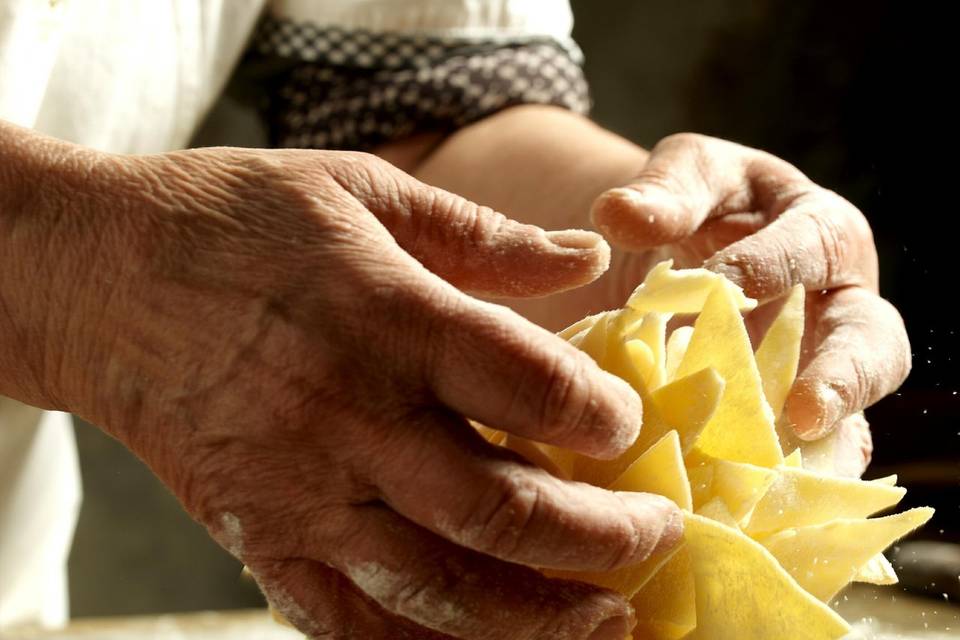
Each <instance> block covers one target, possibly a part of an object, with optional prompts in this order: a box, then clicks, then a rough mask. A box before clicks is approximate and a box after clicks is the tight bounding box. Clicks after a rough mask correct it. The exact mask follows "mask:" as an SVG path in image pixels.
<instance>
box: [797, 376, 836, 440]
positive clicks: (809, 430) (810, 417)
mask: <svg viewBox="0 0 960 640" xmlns="http://www.w3.org/2000/svg"><path fill="white" fill-rule="evenodd" d="M843 410H844V402H843V398H842V397H841V396H840V394H839V393H838V392H837V390H836V389H834V388H833V387H831V386H830V385H827V384H823V383H816V384H815V385H814V386H813V387H811V388H809V389H808V390H807V391H806V392H805V393H802V394H800V395H797V396H794V397H791V398H790V402H789V406H788V407H787V411H788V415H789V416H790V421H791V422H792V423H793V430H794V433H796V434H797V437H798V438H800V439H801V440H807V441H809V440H818V439H820V438H822V437H824V436H825V435H827V434H828V433H830V432H831V431H832V430H833V428H834V426H836V424H837V423H838V422H839V421H840V419H841V418H842V417H843Z"/></svg>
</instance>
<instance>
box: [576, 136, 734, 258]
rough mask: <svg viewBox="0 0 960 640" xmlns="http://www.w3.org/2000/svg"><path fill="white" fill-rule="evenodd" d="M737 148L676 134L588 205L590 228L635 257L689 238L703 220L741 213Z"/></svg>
mask: <svg viewBox="0 0 960 640" xmlns="http://www.w3.org/2000/svg"><path fill="white" fill-rule="evenodd" d="M741 150H742V147H739V145H735V144H733V143H729V142H724V141H721V140H714V139H712V138H708V137H705V136H700V135H696V134H690V133H681V134H676V135H672V136H668V137H666V138H664V139H663V140H661V141H660V142H659V143H657V145H656V146H655V147H654V148H653V149H652V150H651V151H650V157H649V158H648V159H647V163H646V164H645V165H644V168H643V170H642V171H641V172H640V173H639V174H638V175H637V176H636V177H635V178H634V179H633V180H631V181H630V183H629V184H628V185H626V186H623V187H618V188H615V189H609V190H608V191H605V192H604V193H602V194H600V196H599V197H598V198H597V199H596V201H594V204H593V208H592V210H591V212H590V215H591V219H592V221H593V223H594V225H595V226H596V227H597V228H598V229H599V230H600V231H601V232H602V233H603V234H604V236H605V237H606V238H607V239H609V240H610V241H611V242H612V243H613V244H615V245H617V246H620V247H623V248H624V249H627V250H631V251H640V250H643V249H649V248H652V247H656V246H659V245H664V244H671V243H674V242H678V241H680V240H683V239H684V238H687V237H689V236H690V235H692V234H693V233H694V232H695V231H697V230H698V229H699V228H700V227H701V225H702V224H703V223H704V222H706V221H707V220H708V219H710V218H713V217H717V216H720V215H723V213H724V212H726V211H729V210H735V209H738V208H744V209H745V208H746V205H747V202H746V201H743V200H745V196H747V195H748V194H749V189H747V188H745V186H746V185H745V182H746V174H745V172H744V167H743V162H742V160H741V155H742V154H741Z"/></svg>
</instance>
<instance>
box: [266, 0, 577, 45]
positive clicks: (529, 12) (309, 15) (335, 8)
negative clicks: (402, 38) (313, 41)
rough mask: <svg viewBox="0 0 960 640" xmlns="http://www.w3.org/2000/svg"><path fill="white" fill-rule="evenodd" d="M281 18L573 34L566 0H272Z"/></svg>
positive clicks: (484, 34)
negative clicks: (402, 0)
mask: <svg viewBox="0 0 960 640" xmlns="http://www.w3.org/2000/svg"><path fill="white" fill-rule="evenodd" d="M270 11H271V13H273V14H274V15H275V16H276V17H278V18H287V19H290V20H294V21H298V22H304V21H308V22H312V23H314V24H316V25H317V26H320V27H326V26H337V27H342V28H344V29H366V30H368V31H400V32H413V33H429V34H432V35H445V36H453V37H464V38H493V37H497V36H502V37H506V38H517V37H538V36H539V37H548V38H553V39H555V40H558V41H561V42H563V41H566V40H569V38H570V32H571V30H572V28H573V12H572V11H571V10H570V4H569V2H568V1H567V0H406V1H404V2H398V1H397V0H322V1H318V0H271V3H270Z"/></svg>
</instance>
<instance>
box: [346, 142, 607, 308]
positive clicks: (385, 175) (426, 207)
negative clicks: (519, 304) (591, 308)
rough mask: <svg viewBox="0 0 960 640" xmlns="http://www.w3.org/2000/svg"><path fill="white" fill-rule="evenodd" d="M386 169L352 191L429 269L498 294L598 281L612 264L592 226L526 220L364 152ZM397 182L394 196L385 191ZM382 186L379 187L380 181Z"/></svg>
mask: <svg viewBox="0 0 960 640" xmlns="http://www.w3.org/2000/svg"><path fill="white" fill-rule="evenodd" d="M364 159H365V161H366V162H372V163H373V167H372V168H368V171H367V172H366V173H365V174H364V173H360V174H359V175H361V176H363V175H368V176H369V173H370V171H373V172H377V173H379V174H382V175H376V176H374V177H371V178H369V180H368V182H369V184H368V185H360V186H359V187H358V185H356V184H355V183H356V182H357V177H356V174H354V175H351V176H349V177H347V178H345V179H348V180H351V181H352V183H351V184H350V185H348V190H350V191H351V193H353V195H354V196H355V197H356V198H357V199H358V200H359V201H360V203H361V204H362V205H363V206H364V207H366V208H367V209H368V210H370V211H371V212H372V213H373V214H374V215H375V216H377V218H378V219H379V220H380V222H381V223H382V224H383V225H384V226H385V227H387V229H389V231H390V233H391V234H392V235H393V237H394V238H395V239H396V241H397V243H398V244H399V245H400V246H401V247H402V248H403V249H404V250H405V251H407V252H408V253H409V254H410V255H412V256H413V257H414V258H416V259H417V260H418V261H419V262H420V263H421V264H423V265H424V266H425V267H427V269H429V270H430V271H432V272H433V273H435V274H437V275H438V276H440V277H441V278H443V279H444V280H447V281H448V282H450V283H452V284H453V285H454V286H456V287H457V288H459V289H462V290H465V291H469V292H471V293H474V294H478V295H487V296H493V297H499V296H505V297H531V296H544V295H548V294H551V293H557V292H560V291H565V290H567V289H572V288H575V287H579V286H581V285H584V284H587V283H590V282H593V281H594V280H596V279H597V278H598V277H600V275H601V274H603V273H604V272H605V271H606V270H607V267H608V266H609V264H610V247H609V246H608V245H607V243H606V242H605V241H604V240H603V238H602V237H601V236H600V235H598V234H596V233H593V232H591V231H584V230H577V229H569V230H563V231H550V232H547V231H544V230H543V229H541V228H540V227H535V226H533V225H528V224H521V223H519V222H516V221H514V220H510V219H508V218H507V217H506V216H504V215H502V214H500V213H497V212H496V211H493V210H492V209H490V208H489V207H482V206H479V205H477V204H474V203H473V202H470V201H468V200H466V199H464V198H461V197H459V196H457V195H454V194H452V193H450V192H448V191H444V190H443V189H438V188H436V187H431V186H429V185H426V184H424V183H422V182H420V181H418V180H416V179H415V178H413V177H411V176H409V175H407V174H405V173H403V172H401V171H400V170H398V169H396V168H395V167H393V166H392V165H390V164H389V163H386V162H383V161H380V160H379V159H373V157H372V156H369V157H368V156H365V157H364ZM384 185H389V186H390V187H392V194H393V195H392V196H389V195H385V192H386V191H387V189H386V188H385V186H384ZM373 187H379V188H373Z"/></svg>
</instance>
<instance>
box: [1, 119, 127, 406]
mask: <svg viewBox="0 0 960 640" xmlns="http://www.w3.org/2000/svg"><path fill="white" fill-rule="evenodd" d="M108 158H109V157H108V156H106V155H105V154H101V153H99V152H96V151H92V150H89V149H85V148H82V147H79V146H76V145H73V144H70V143H66V142H63V141H59V140H55V139H52V138H48V137H45V136H41V135H39V134H37V133H35V132H33V131H30V130H27V129H21V128H19V127H14V126H11V125H7V124H5V123H0V194H2V195H0V394H4V395H9V396H11V397H14V398H16V399H18V400H21V401H24V402H27V403H29V404H34V405H37V406H41V407H44V408H50V409H59V410H73V409H74V406H75V405H76V404H77V403H78V400H79V398H78V390H79V387H80V386H81V385H80V384H78V382H79V376H78V372H79V371H80V370H82V369H83V368H84V367H85V366H87V365H89V366H94V365H95V363H94V362H91V361H90V356H91V355H92V352H91V349H90V348H89V347H90V344H89V341H88V342H83V341H78V340H77V339H76V338H77V335H76V334H78V333H87V334H89V333H93V332H95V331H96V330H97V327H96V326H95V325H96V324H97V323H96V322H91V319H92V317H97V316H92V314H91V310H92V309H93V308H94V307H95V303H94V301H93V300H91V296H90V293H91V289H92V288H94V287H95V286H96V285H97V284H98V283H97V279H98V278H97V268H98V266H99V265H98V262H99V260H98V254H99V253H101V252H102V251H103V250H104V249H105V247H106V245H107V244H108V241H107V238H105V237H104V235H103V225H102V218H103V213H104V207H103V201H104V200H106V199H107V198H105V197H104V196H105V193H104V189H105V186H104V181H103V180H102V179H101V174H102V173H103V172H102V171H101V170H100V166H99V165H100V164H102V163H103V162H105V161H108ZM100 316H101V317H102V314H100Z"/></svg>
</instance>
